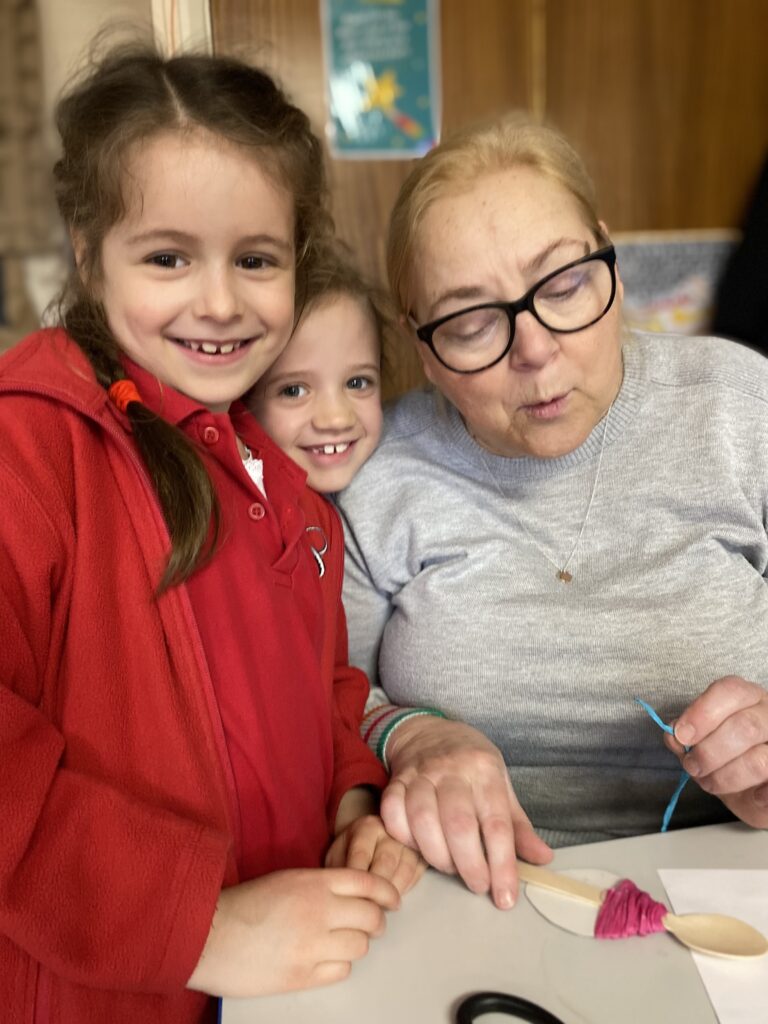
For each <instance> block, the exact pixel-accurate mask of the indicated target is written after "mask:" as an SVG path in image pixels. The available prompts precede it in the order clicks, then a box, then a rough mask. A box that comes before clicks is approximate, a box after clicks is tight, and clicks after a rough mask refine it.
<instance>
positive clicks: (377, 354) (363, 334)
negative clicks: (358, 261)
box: [248, 242, 393, 494]
mask: <svg viewBox="0 0 768 1024" xmlns="http://www.w3.org/2000/svg"><path fill="white" fill-rule="evenodd" d="M392 329H393V320H392V316H391V313H390V311H389V308H388V299H386V297H385V296H384V295H383V294H381V293H380V292H379V291H378V290H377V289H376V288H374V287H373V286H372V285H371V284H370V283H369V282H368V281H366V280H365V278H364V277H363V276H362V275H361V274H360V272H359V271H358V270H357V268H356V266H355V264H354V262H353V260H352V259H351V256H350V255H349V254H348V253H347V252H346V250H345V249H344V248H343V247H342V246H341V245H340V244H338V243H333V242H331V243H326V244H324V245H323V246H322V247H321V249H320V251H319V252H318V255H317V259H316V261H315V263H314V265H313V267H312V268H311V269H310V270H309V272H308V275H307V283H306V289H305V295H304V305H303V308H302V312H301V316H300V318H299V322H298V324H297V326H296V330H295V331H294V332H293V334H292V336H291V340H290V341H289V343H288V344H287V345H286V347H285V348H284V349H283V351H282V353H281V354H280V356H279V357H278V358H277V360H276V361H275V362H274V363H273V364H272V366H271V367H270V368H269V370H267V372H266V373H265V374H264V375H263V376H262V377H261V379H260V380H259V382H258V384H257V385H256V387H255V388H254V389H253V391H252V393H251V394H250V395H249V397H248V405H249V408H250V409H252V411H253V413H254V415H255V416H256V418H257V419H258V420H259V422H260V423H261V425H262V426H263V427H264V429H265V430H266V431H267V433H268V434H269V435H270V437H271V438H272V439H273V440H274V441H276V442H277V444H279V445H280V447H281V448H282V449H283V451H284V452H286V454H288V455H290V456H291V458H292V459H293V460H294V462H296V463H297V464H298V465H299V466H301V468H302V469H303V470H305V472H306V474H307V483H308V484H309V486H310V487H311V488H313V489H314V490H315V491H318V492H319V493H320V494H333V493H335V492H337V491H341V490H343V489H344V488H345V487H346V486H347V485H348V484H349V483H350V482H351V481H352V479H353V477H354V476H355V474H356V473H357V471H358V470H359V469H360V467H361V466H362V465H363V464H364V463H365V461H366V460H367V459H368V457H369V456H370V455H371V454H372V452H373V451H374V449H375V448H376V445H377V444H378V442H379V437H380V436H381V425H382V412H381V361H382V350H383V347H384V342H385V338H386V336H387V335H388V333H389V332H390V331H391V330H392Z"/></svg>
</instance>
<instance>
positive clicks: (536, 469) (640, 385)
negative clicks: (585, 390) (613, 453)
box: [436, 339, 645, 480]
mask: <svg viewBox="0 0 768 1024" xmlns="http://www.w3.org/2000/svg"><path fill="white" fill-rule="evenodd" d="M622 359H623V363H624V377H623V379H622V382H621V387H620V388H619V393H618V394H617V395H616V398H615V400H614V403H613V408H612V410H611V417H610V420H609V422H608V424H607V429H606V432H605V447H606V449H607V448H608V447H610V445H611V444H613V443H614V442H615V441H616V440H617V438H619V437H620V436H621V435H622V433H623V432H624V430H625V429H626V427H627V426H628V425H629V424H630V423H631V422H632V421H633V420H634V419H635V417H636V415H637V411H638V409H639V407H640V404H641V402H642V399H643V395H644V392H645V374H644V363H645V358H644V353H643V351H642V349H641V346H639V345H637V344H636V343H634V342H633V341H632V340H629V339H628V340H626V341H625V343H624V345H623V347H622ZM436 400H438V401H439V400H440V398H439V396H436ZM445 405H446V408H447V416H448V424H447V427H448V436H449V438H450V440H451V442H452V444H453V445H454V446H455V447H456V448H457V449H458V451H459V453H460V454H461V455H462V456H463V457H464V458H465V459H466V460H467V461H468V462H470V463H471V464H472V465H474V466H478V467H481V468H482V467H484V466H488V467H489V468H490V469H491V471H492V472H493V474H494V476H496V477H497V479H499V480H505V479H506V480H512V479H521V478H533V477H552V476H557V475H558V474H560V473H562V472H564V471H565V470H568V469H573V468H574V467H576V466H580V465H582V464H583V463H585V462H589V461H591V460H592V459H595V458H598V457H599V455H600V448H601V445H602V441H603V429H604V426H603V425H604V422H605V417H603V419H601V420H600V422H599V423H597V424H596V425H595V427H594V428H593V430H592V432H591V433H590V434H589V436H588V437H587V438H586V440H585V441H584V442H583V443H582V444H580V445H579V447H578V448H574V450H573V451H572V452H567V453H566V454H565V455H560V456H558V457H557V458H554V459H540V458H535V457H534V456H530V455H523V456H519V457H516V458H513V457H507V456H504V455H493V454H491V453H490V452H488V451H487V450H486V449H485V448H483V447H482V446H481V445H479V444H478V443H477V441H475V439H474V438H473V437H472V435H471V434H470V433H469V431H468V430H467V428H466V425H465V423H464V420H463V419H462V418H461V415H460V414H459V411H458V410H457V409H456V407H455V406H453V405H451V404H450V403H448V402H446V403H445Z"/></svg>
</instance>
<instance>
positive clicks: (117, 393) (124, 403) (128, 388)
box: [107, 377, 143, 412]
mask: <svg viewBox="0 0 768 1024" xmlns="http://www.w3.org/2000/svg"><path fill="white" fill-rule="evenodd" d="M107 394H108V395H109V397H110V398H111V399H112V401H113V402H114V403H115V405H116V406H117V408H118V409H119V410H120V412H126V411H127V409H128V406H129V405H130V404H131V402H138V403H139V405H143V402H142V400H141V395H140V394H139V392H138V390H137V388H136V385H135V384H134V383H133V381H132V380H128V378H127V377H126V378H125V379H124V380H116V381H115V383H114V384H110V386H109V388H108V390H107Z"/></svg>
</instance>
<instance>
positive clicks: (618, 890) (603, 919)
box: [595, 878, 669, 939]
mask: <svg viewBox="0 0 768 1024" xmlns="http://www.w3.org/2000/svg"><path fill="white" fill-rule="evenodd" d="M668 913H669V910H668V909H667V907H665V906H664V904H663V903H657V902H656V900H655V899H653V897H651V896H649V895H648V893H647V892H643V890H642V889H638V888H637V886H636V885H635V883H634V882H630V880H629V879H628V878H623V879H622V880H621V881H620V882H617V883H616V885H614V886H613V888H611V889H608V890H607V891H606V893H605V897H604V898H603V903H602V906H601V907H600V911H599V913H598V915H597V920H596V921H595V938H596V939H627V938H629V937H630V936H631V935H653V933H654V932H663V931H664V925H663V924H662V921H663V920H664V918H665V917H666V916H667V914H668Z"/></svg>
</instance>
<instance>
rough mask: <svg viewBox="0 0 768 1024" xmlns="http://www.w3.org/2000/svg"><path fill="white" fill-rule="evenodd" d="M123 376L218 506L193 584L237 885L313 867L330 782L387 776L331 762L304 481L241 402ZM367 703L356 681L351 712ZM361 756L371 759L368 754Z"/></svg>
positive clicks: (133, 372)
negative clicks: (249, 465)
mask: <svg viewBox="0 0 768 1024" xmlns="http://www.w3.org/2000/svg"><path fill="white" fill-rule="evenodd" d="M127 370H128V372H129V375H130V376H131V378H132V379H133V380H134V381H135V382H136V385H137V387H138V388H139V391H140V393H141V395H142V398H143V399H144V401H145V402H146V404H147V405H148V406H149V407H150V408H151V409H153V410H154V411H156V412H157V413H158V414H159V415H161V416H162V417H163V418H164V419H166V420H168V421H169V422H171V423H173V424H176V425H177V426H178V427H179V428H180V429H182V430H183V431H184V432H185V433H186V434H187V436H188V437H190V438H191V439H192V440H193V441H194V442H195V443H196V444H197V446H198V447H199V449H200V450H201V454H202V455H203V458H204V462H205V465H206V469H207V470H208V472H209V474H210V476H211V479H212V481H213V483H214V486H215V488H216V493H217V495H218V499H219V503H220V507H221V529H220V539H219V543H218V547H217V550H216V553H215V555H214V557H213V559H212V560H211V561H210V562H208V563H207V564H206V565H204V566H203V567H202V568H200V569H198V570H197V571H196V572H195V573H193V575H192V576H191V578H190V579H189V580H188V581H187V583H186V586H187V588H188V591H189V596H190V599H191V603H192V608H193V610H194V614H195V617H196V619H197V623H198V628H199V630H200V636H201V639H202V644H203V648H204V651H205V654H206V657H207V660H208V666H209V669H210V673H211V676H212V679H213V683H214V688H215V692H216V697H217V701H218V708H219V713H220V715H221V721H222V725H223V728H224V733H225V737H226V742H227V749H228V755H229V760H230V765H231V772H232V776H233V778H234V784H235V788H236V792H237V801H238V806H239V826H240V834H239V836H236V854H237V861H238V865H239V869H240V877H241V879H247V878H253V877H255V876H257V875H261V874H265V873H267V872H270V871H274V870H277V869H281V868H289V867H311V866H317V865H319V864H320V863H321V860H322V856H323V854H324V851H325V849H326V847H327V845H328V840H329V831H328V810H329V806H330V805H331V804H333V805H334V806H335V801H336V800H337V799H338V798H339V796H340V795H341V794H339V793H334V778H335V777H336V776H340V777H343V779H344V786H345V788H348V787H349V786H351V785H358V784H360V783H362V782H379V781H380V778H379V776H380V769H379V768H378V767H377V766H376V765H375V764H374V765H370V764H369V763H368V766H367V768H366V767H361V768H360V769H359V770H357V771H355V772H353V775H355V776H356V777H355V778H354V779H352V778H350V773H349V771H348V770H346V769H345V766H344V765H343V764H339V763H338V758H337V763H336V764H334V736H333V728H332V722H333V720H334V718H335V717H338V713H337V712H338V709H337V708H336V707H335V705H334V701H335V699H336V695H335V694H334V688H333V686H332V685H330V683H331V681H330V680H328V679H324V678H323V674H324V671H325V674H326V675H327V674H328V667H327V656H326V659H325V660H326V667H325V670H324V669H323V649H324V642H325V636H324V631H325V626H326V618H325V616H326V614H327V612H324V597H323V593H322V591H321V582H322V581H321V578H320V575H319V571H318V565H317V562H316V560H315V558H314V556H313V555H312V552H311V550H310V546H309V539H308V537H309V536H311V535H307V534H306V533H305V520H304V514H303V512H302V510H301V507H300V504H299V499H300V497H301V495H302V492H303V491H304V489H305V474H304V472H303V471H302V470H301V469H299V467H298V466H296V465H295V463H293V462H292V461H291V460H290V459H288V458H287V456H285V455H284V454H283V452H282V451H281V450H280V449H279V448H278V447H277V446H276V445H275V444H274V443H273V442H272V440H271V439H270V438H269V437H268V436H267V435H266V434H265V433H264V432H263V431H262V430H261V428H260V427H259V425H258V423H257V422H256V420H254V419H253V417H252V416H251V415H250V414H249V413H248V412H247V411H246V410H245V409H244V407H242V406H239V405H237V404H236V405H233V406H232V408H231V409H230V411H229V413H228V414H224V413H219V414H217V413H212V412H210V411H209V410H208V409H207V408H205V407H204V406H201V405H199V404H198V403H197V402H195V401H193V400H191V399H189V398H187V397H186V396H183V395H181V394H179V393H178V392H175V391H173V390H171V389H170V388H168V387H165V386H163V387H161V386H160V385H159V384H158V382H157V380H156V379H155V378H154V377H152V376H151V375H150V374H148V373H146V372H145V371H144V370H142V369H141V368H140V367H138V366H135V365H133V364H130V365H127ZM236 432H237V434H239V436H240V437H241V438H242V439H243V440H244V441H245V443H246V444H247V445H248V447H249V448H250V449H251V452H252V453H253V455H254V457H255V458H258V459H261V460H262V461H263V463H264V486H265V490H266V493H267V495H268V498H265V496H264V495H263V494H261V492H260V491H259V490H258V488H257V487H256V486H255V484H254V483H253V482H252V481H251V479H250V477H249V476H248V474H247V472H246V470H245V468H244V466H243V463H242V459H241V458H240V455H239V452H238V449H237V444H236ZM337 547H340V545H337ZM329 557H330V558H343V552H342V551H337V552H329V554H328V555H327V556H326V558H329ZM336 575H337V576H339V577H340V573H338V572H337V573H336ZM326 604H327V602H326ZM365 685H366V684H365V680H364V677H363V687H365ZM345 692H346V691H345ZM340 696H341V698H342V699H344V694H343V693H342V694H341V695H340ZM359 700H360V687H359V685H358V686H357V692H356V694H355V695H353V704H354V706H355V708H357V707H358V705H359ZM363 700H364V696H363ZM342 717H346V718H347V719H348V718H349V709H348V708H347V710H346V713H345V714H342ZM358 721H359V713H358ZM342 753H343V751H342ZM355 756H356V757H357V758H358V761H359V762H360V764H361V765H365V764H366V763H367V754H363V755H360V753H359V752H356V753H355Z"/></svg>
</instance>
